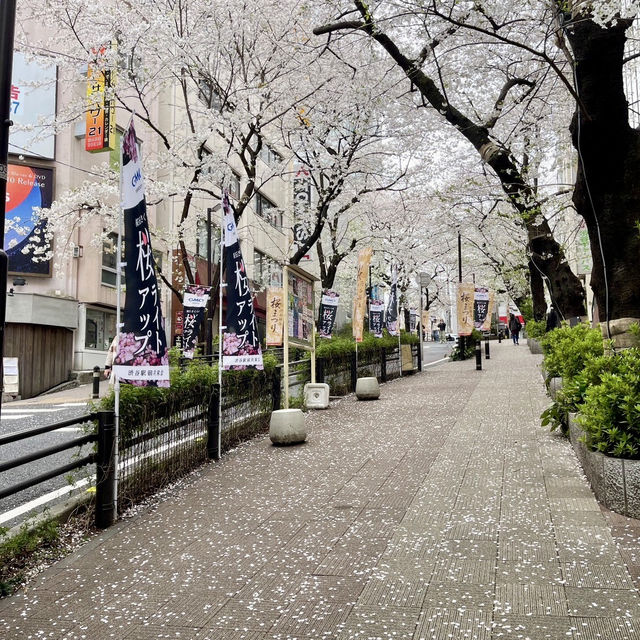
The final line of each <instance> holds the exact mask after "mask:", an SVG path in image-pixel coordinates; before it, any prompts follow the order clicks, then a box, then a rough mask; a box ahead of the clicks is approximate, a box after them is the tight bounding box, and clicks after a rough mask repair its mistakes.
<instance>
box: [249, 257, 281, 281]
mask: <svg viewBox="0 0 640 640" xmlns="http://www.w3.org/2000/svg"><path fill="white" fill-rule="evenodd" d="M253 279H254V281H255V282H256V283H258V284H261V285H262V286H264V287H281V286H282V266H281V265H280V264H279V263H278V262H276V261H275V260H274V259H273V258H271V257H269V256H268V255H266V254H264V253H262V252H261V251H258V250H257V249H254V250H253Z"/></svg>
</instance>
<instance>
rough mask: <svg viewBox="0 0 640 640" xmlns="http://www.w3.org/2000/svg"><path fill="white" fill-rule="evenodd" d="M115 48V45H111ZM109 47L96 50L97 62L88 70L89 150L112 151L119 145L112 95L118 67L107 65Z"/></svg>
mask: <svg viewBox="0 0 640 640" xmlns="http://www.w3.org/2000/svg"><path fill="white" fill-rule="evenodd" d="M110 47H111V48H112V47H113V45H110ZM108 53H109V51H108V48H107V47H102V48H101V49H100V50H99V51H94V54H95V57H96V59H95V61H94V62H92V63H91V64H89V67H88V69H87V114H86V137H85V145H84V148H85V150H86V151H91V152H98V151H110V150H111V149H114V148H115V145H116V103H115V98H113V97H112V96H110V95H109V94H110V90H111V89H112V88H113V86H114V85H115V79H116V78H115V73H116V72H115V69H108V68H105V57H106V55H107V54H108Z"/></svg>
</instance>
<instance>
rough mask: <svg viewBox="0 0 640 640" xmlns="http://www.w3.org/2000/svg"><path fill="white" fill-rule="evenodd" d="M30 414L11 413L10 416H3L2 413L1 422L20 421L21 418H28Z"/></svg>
mask: <svg viewBox="0 0 640 640" xmlns="http://www.w3.org/2000/svg"><path fill="white" fill-rule="evenodd" d="M31 415H32V414H30V413H13V414H11V415H10V416H6V415H4V411H3V412H2V421H3V422H4V421H5V420H21V419H22V418H30V417H31Z"/></svg>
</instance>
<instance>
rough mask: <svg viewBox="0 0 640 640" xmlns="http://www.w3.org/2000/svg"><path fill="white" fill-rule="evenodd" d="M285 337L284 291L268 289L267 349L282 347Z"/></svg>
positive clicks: (278, 288)
mask: <svg viewBox="0 0 640 640" xmlns="http://www.w3.org/2000/svg"><path fill="white" fill-rule="evenodd" d="M283 336H284V289H282V287H270V288H269V289H267V347H281V346H282V340H283Z"/></svg>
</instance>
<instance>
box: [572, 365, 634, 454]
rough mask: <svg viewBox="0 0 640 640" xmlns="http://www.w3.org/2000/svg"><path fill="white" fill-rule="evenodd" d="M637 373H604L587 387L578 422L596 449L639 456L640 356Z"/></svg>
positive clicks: (584, 438)
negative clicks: (597, 382) (597, 383)
mask: <svg viewBox="0 0 640 640" xmlns="http://www.w3.org/2000/svg"><path fill="white" fill-rule="evenodd" d="M637 364H638V366H637V370H636V372H635V373H626V374H616V373H604V374H603V375H602V381H601V382H600V384H599V385H597V386H594V387H591V388H590V389H587V392H586V393H585V398H584V403H583V404H582V405H581V406H580V415H579V416H578V423H579V424H580V426H581V427H582V429H583V431H584V435H583V436H582V439H583V441H584V442H585V444H586V445H587V446H588V447H589V449H591V450H593V451H600V452H601V453H604V454H607V455H610V456H615V457H618V458H634V459H637V458H640V358H638V360H637Z"/></svg>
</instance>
